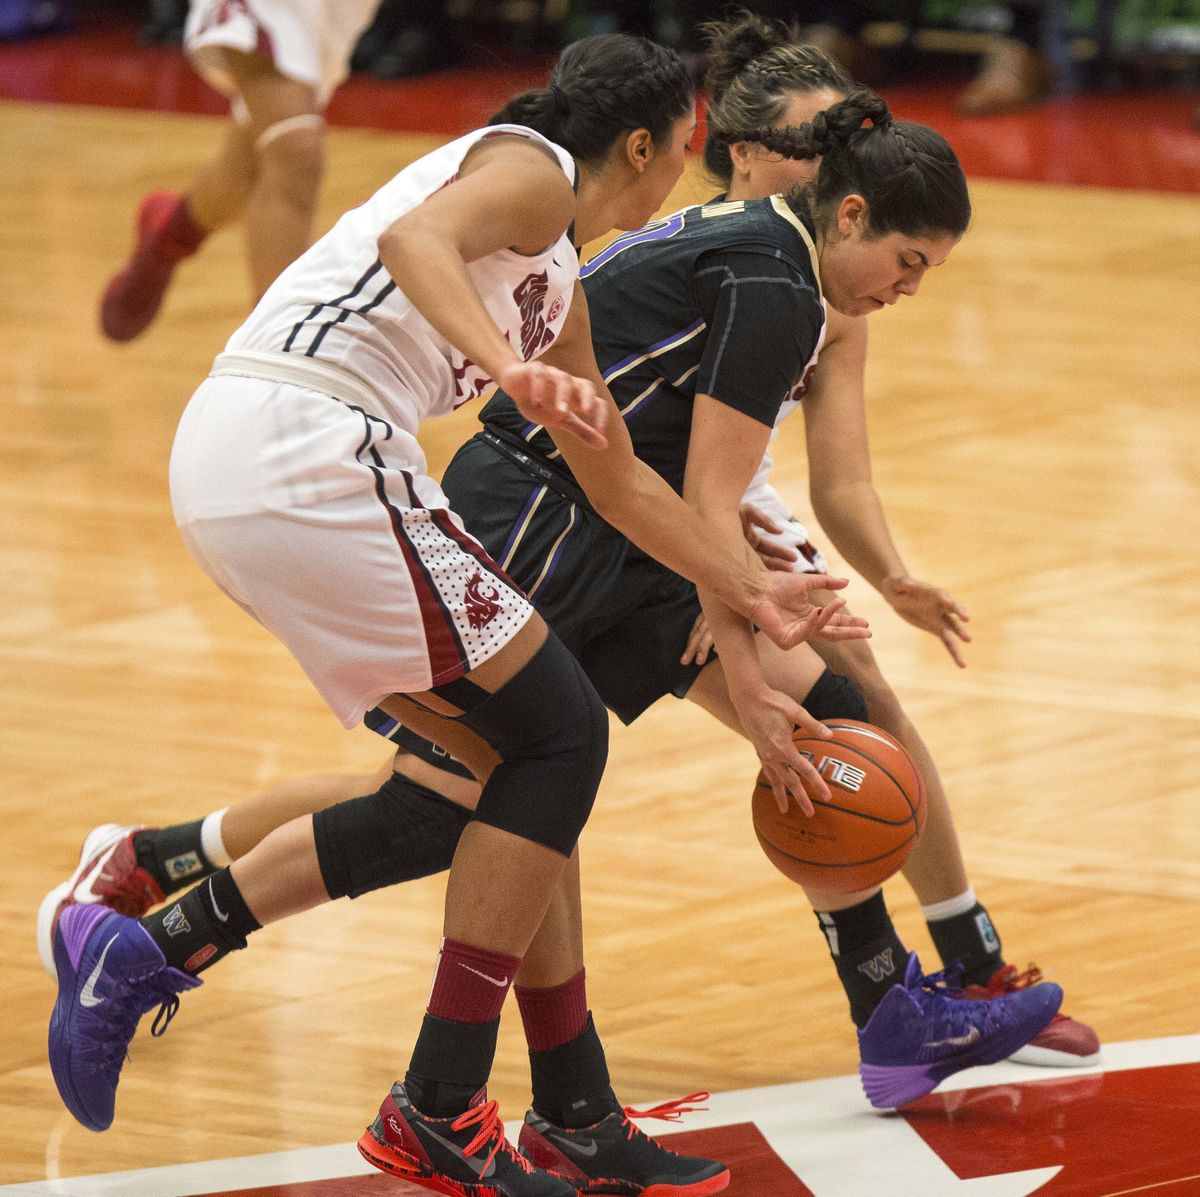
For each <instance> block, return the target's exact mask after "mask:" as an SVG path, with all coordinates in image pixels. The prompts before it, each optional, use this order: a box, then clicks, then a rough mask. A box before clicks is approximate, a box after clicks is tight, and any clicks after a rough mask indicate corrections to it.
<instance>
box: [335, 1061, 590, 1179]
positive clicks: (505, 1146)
mask: <svg viewBox="0 0 1200 1197" xmlns="http://www.w3.org/2000/svg"><path fill="white" fill-rule="evenodd" d="M486 1098H487V1094H486V1093H485V1092H484V1090H482V1089H481V1090H480V1091H479V1093H478V1094H477V1095H476V1098H475V1103H474V1104H472V1106H471V1107H470V1108H469V1109H468V1110H467V1111H466V1112H465V1113H463V1114H459V1115H458V1116H457V1117H453V1118H427V1117H426V1116H425V1115H424V1114H422V1113H421V1111H420V1110H418V1109H416V1107H415V1106H413V1105H412V1103H411V1102H410V1101H409V1100H408V1094H407V1093H406V1092H405V1090H404V1086H403V1085H402V1084H400V1083H399V1082H397V1083H396V1084H394V1085H393V1086H392V1091H391V1093H389V1094H388V1096H387V1097H385V1098H384V1099H383V1104H382V1105H381V1106H380V1107H379V1117H378V1118H376V1119H375V1121H374V1122H373V1123H371V1125H370V1126H369V1127H368V1128H367V1129H366V1130H365V1131H363V1134H362V1137H361V1138H360V1139H359V1141H358V1150H359V1152H360V1153H361V1154H362V1156H363V1158H364V1159H365V1160H366V1161H367V1162H368V1163H369V1164H373V1165H374V1166H375V1167H376V1168H378V1169H379V1170H380V1171H381V1172H390V1173H392V1175H393V1176H400V1177H403V1178H404V1179H405V1180H407V1181H408V1182H409V1183H410V1184H414V1185H417V1186H419V1187H420V1188H422V1189H432V1190H433V1191H434V1192H435V1193H446V1194H449V1195H450V1197H576V1191H575V1189H574V1188H573V1187H572V1186H571V1184H570V1183H569V1182H568V1181H565V1180H563V1178H562V1177H560V1176H554V1175H552V1174H551V1173H549V1172H544V1171H543V1170H542V1169H541V1168H535V1167H534V1166H533V1165H532V1164H531V1163H530V1162H529V1161H528V1160H527V1159H525V1157H524V1156H522V1155H518V1154H517V1152H516V1150H515V1148H514V1147H513V1145H512V1144H511V1143H510V1142H509V1141H508V1140H507V1139H506V1138H505V1137H504V1124H503V1123H502V1122H501V1121H500V1115H499V1114H498V1113H497V1111H496V1103H495V1102H494V1101H487V1100H486Z"/></svg>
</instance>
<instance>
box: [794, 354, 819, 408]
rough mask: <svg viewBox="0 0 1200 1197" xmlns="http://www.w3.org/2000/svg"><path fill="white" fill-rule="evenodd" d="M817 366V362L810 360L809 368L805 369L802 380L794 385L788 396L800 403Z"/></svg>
mask: <svg viewBox="0 0 1200 1197" xmlns="http://www.w3.org/2000/svg"><path fill="white" fill-rule="evenodd" d="M816 368H817V363H816V362H809V364H808V369H807V370H805V371H804V374H803V376H802V377H801V379H800V381H799V382H798V383H796V385H795V386H794V387H792V390H791V393H790V394H789V395H788V398H789V399H791V400H792V401H793V402H795V403H799V402H800V400H801V399H803V398H804V392H805V391H807V390H808V384H809V383H810V382H811V381H812V376H813V371H814V370H815V369H816Z"/></svg>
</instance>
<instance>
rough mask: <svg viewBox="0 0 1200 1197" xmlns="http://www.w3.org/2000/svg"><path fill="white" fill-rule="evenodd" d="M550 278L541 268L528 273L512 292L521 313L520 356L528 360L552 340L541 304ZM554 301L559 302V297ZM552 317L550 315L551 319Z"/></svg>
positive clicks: (552, 335)
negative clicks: (537, 271)
mask: <svg viewBox="0 0 1200 1197" xmlns="http://www.w3.org/2000/svg"><path fill="white" fill-rule="evenodd" d="M549 283H550V280H549V277H548V276H547V274H546V272H545V271H544V270H543V271H541V272H540V273H539V274H530V275H528V276H526V278H525V279H524V280H523V281H522V283H521V285H520V286H519V287H518V288H517V289H516V290H515V291H514V292H513V299H515V300H516V301H517V308H518V310H519V311H520V313H521V356H522V357H523V358H524V359H525V360H526V361H529V359H530V358H531V357H533V355H534V354H535V353H537V351H538V350H539V349H544V348H545V347H546V346H547V345H549V344H550V342H551V341H553V340H554V333H553V332H552V331H551V330H550V329H548V328H547V327H546V320H545V317H544V316H543V315H542V306H543V304H544V303H545V301H546V292H547V291H549V289H550V286H549ZM556 302H559V303H561V302H562V300H561V298H560V299H559V300H557V301H556ZM553 318H554V317H553V316H552V317H551V319H553Z"/></svg>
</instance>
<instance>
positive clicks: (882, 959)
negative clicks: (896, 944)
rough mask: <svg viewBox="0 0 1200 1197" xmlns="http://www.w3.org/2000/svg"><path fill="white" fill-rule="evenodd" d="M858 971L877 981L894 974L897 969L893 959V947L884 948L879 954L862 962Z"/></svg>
mask: <svg viewBox="0 0 1200 1197" xmlns="http://www.w3.org/2000/svg"><path fill="white" fill-rule="evenodd" d="M858 971H859V972H860V973H863V974H864V975H866V976H868V977H870V978H871V980H872V981H875V982H876V983H878V982H879V981H882V980H883V978H884V977H890V976H892V975H893V974H894V973H895V971H896V963H895V961H894V960H893V959H892V949H891V948H884V949H883V951H882V952H880V953H879V955H878V956H876V957H874V958H873V959H871V960H867V961H864V962H863V963H862V964H860V965H859V966H858Z"/></svg>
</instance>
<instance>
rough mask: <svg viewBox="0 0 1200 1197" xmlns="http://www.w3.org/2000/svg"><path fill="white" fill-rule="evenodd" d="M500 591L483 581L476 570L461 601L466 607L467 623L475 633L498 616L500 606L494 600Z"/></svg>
mask: <svg viewBox="0 0 1200 1197" xmlns="http://www.w3.org/2000/svg"><path fill="white" fill-rule="evenodd" d="M499 597H500V591H499V590H498V589H497V588H496V587H495V586H491V585H489V584H488V583H486V582H485V581H484V580H483V574H482V572H481V571H480V570H476V571H475V573H474V574H473V575H472V577H471V580H470V581H469V582H468V583H467V588H466V590H465V591H464V592H463V601H464V602H465V603H466V606H467V622H468V623H469V624H470V625H471V627H472V628H473V629H474V630H475V631H479V629H480V628H486V627H487V625H488V624H489V623H491V622H492V620H493V619H495V618H496V616H497V615H499V614H500V604H499V603H498V602H496V600H497V599H498V598H499Z"/></svg>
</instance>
